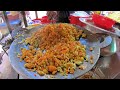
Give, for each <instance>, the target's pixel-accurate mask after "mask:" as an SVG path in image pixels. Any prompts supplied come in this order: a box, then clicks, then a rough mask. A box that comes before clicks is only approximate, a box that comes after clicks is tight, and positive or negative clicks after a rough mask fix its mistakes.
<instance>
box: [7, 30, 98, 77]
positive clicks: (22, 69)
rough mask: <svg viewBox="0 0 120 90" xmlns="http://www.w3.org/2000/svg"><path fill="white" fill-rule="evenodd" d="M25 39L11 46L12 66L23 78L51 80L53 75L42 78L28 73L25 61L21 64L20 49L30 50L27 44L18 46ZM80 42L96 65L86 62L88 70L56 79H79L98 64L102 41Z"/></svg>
mask: <svg viewBox="0 0 120 90" xmlns="http://www.w3.org/2000/svg"><path fill="white" fill-rule="evenodd" d="M31 30H33V29H31ZM36 30H37V29H36ZM36 30H33V31H36ZM86 32H88V31H86ZM31 33H32V32H31ZM86 34H87V33H86ZM88 35H90V33H88ZM27 36H28V35H27V34H26V35H25V37H27ZM25 37H19V38H17V39H15V40H14V42H13V43H12V44H11V46H10V51H9V60H10V62H11V65H12V66H13V68H14V69H15V70H16V72H17V73H19V74H20V75H21V76H23V77H25V78H28V79H51V75H45V76H40V75H38V74H37V73H36V72H32V71H28V70H27V69H26V68H25V67H24V64H25V62H24V61H22V62H20V59H19V58H18V57H17V53H20V54H21V51H20V48H28V47H27V46H26V45H25V43H22V44H18V42H20V41H22V39H24V38H25ZM80 42H81V43H82V44H84V45H86V47H87V48H86V53H87V57H88V60H89V57H90V56H91V55H92V56H93V57H94V59H93V62H94V63H93V64H91V63H90V62H84V63H83V64H84V65H86V66H87V68H86V69H85V70H80V69H78V68H77V69H76V71H75V73H74V74H68V76H62V75H61V74H60V73H57V74H56V75H54V78H55V79H73V78H77V77H79V76H81V75H83V74H85V73H86V72H88V71H89V70H91V69H92V68H93V66H94V65H95V64H96V62H97V61H98V59H99V56H100V40H97V39H95V38H93V41H91V40H90V37H87V38H86V39H84V38H81V39H80ZM90 47H94V50H93V51H92V52H91V51H90V50H89V48H90ZM35 74H36V75H35Z"/></svg>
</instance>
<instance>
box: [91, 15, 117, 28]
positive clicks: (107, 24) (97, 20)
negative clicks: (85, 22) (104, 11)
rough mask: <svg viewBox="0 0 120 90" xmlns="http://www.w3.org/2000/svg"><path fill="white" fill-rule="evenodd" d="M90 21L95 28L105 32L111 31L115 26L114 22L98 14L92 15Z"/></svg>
mask: <svg viewBox="0 0 120 90" xmlns="http://www.w3.org/2000/svg"><path fill="white" fill-rule="evenodd" d="M92 20H93V22H94V24H95V25H96V26H98V27H101V28H103V29H107V30H108V29H111V28H112V26H113V25H114V24H115V21H114V20H112V19H110V18H107V17H105V16H102V15H98V14H93V15H92Z"/></svg>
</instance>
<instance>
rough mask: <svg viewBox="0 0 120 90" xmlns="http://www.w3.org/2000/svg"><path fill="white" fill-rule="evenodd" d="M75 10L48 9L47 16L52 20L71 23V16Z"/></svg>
mask: <svg viewBox="0 0 120 90" xmlns="http://www.w3.org/2000/svg"><path fill="white" fill-rule="evenodd" d="M72 13H74V11H47V16H48V18H49V19H50V20H56V22H61V23H70V21H69V16H70V14H72Z"/></svg>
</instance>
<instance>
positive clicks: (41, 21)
mask: <svg viewBox="0 0 120 90" xmlns="http://www.w3.org/2000/svg"><path fill="white" fill-rule="evenodd" d="M32 21H33V22H36V21H37V22H40V24H46V23H51V22H55V20H49V19H48V16H43V17H42V18H36V19H34V20H32Z"/></svg>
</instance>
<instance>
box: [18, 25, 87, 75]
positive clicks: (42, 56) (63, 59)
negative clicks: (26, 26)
mask: <svg viewBox="0 0 120 90" xmlns="http://www.w3.org/2000/svg"><path fill="white" fill-rule="evenodd" d="M82 33H83V32H82V30H77V29H76V28H75V27H74V26H72V25H69V24H63V23H60V24H50V25H46V26H45V27H44V28H41V29H40V30H38V31H37V32H35V33H34V34H33V35H32V36H31V37H29V38H27V39H26V43H29V44H30V45H29V49H25V48H22V49H21V52H22V54H21V56H20V58H21V60H24V61H25V65H24V66H25V67H26V68H27V69H29V70H33V71H36V72H37V73H38V74H39V75H41V76H43V75H45V74H53V75H55V74H57V72H59V73H61V74H62V75H68V74H74V72H75V70H76V67H78V66H80V65H81V64H82V63H83V61H84V58H85V57H86V47H85V46H84V45H82V44H81V43H80V41H78V40H79V37H80V36H82Z"/></svg>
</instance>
